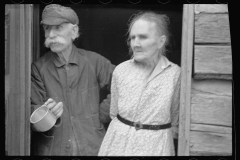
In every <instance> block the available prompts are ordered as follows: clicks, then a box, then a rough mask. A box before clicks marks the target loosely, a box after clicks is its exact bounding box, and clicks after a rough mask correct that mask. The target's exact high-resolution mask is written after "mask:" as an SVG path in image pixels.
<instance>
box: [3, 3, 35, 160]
mask: <svg viewBox="0 0 240 160" xmlns="http://www.w3.org/2000/svg"><path fill="white" fill-rule="evenodd" d="M32 6H33V5H31V4H10V5H9V13H8V14H9V20H10V21H9V29H10V31H9V39H7V43H8V44H9V46H10V48H9V52H8V53H6V54H9V55H10V58H9V64H8V65H9V68H10V72H9V77H10V85H9V87H10V89H9V95H8V97H7V99H8V103H7V106H5V108H6V117H5V120H6V128H5V129H6V141H5V153H6V154H7V155H10V156H12V155H14V156H15V155H16V156H19V155H20V156H23V155H30V122H29V118H30V106H31V105H30V94H31V90H30V89H31V78H30V77H31V61H32V46H33V45H32V20H33V17H32V15H33V9H32Z"/></svg>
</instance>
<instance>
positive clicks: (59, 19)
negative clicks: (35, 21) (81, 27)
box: [41, 4, 79, 25]
mask: <svg viewBox="0 0 240 160" xmlns="http://www.w3.org/2000/svg"><path fill="white" fill-rule="evenodd" d="M65 22H69V23H72V24H78V23H79V20H78V16H77V14H76V12H74V10H72V9H71V8H69V7H64V6H61V5H58V4H50V5H47V6H46V7H45V8H44V10H43V13H42V21H41V24H46V25H60V24H62V23H65Z"/></svg>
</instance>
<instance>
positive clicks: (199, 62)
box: [194, 45, 232, 79]
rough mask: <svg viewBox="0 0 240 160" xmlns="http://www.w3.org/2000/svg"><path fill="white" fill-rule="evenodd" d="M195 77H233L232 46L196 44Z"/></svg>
mask: <svg viewBox="0 0 240 160" xmlns="http://www.w3.org/2000/svg"><path fill="white" fill-rule="evenodd" d="M194 51H195V53H194V77H195V78H205V77H209V76H211V78H219V77H220V76H222V77H224V78H225V79H231V78H232V51H231V46H212V45H195V46H194Z"/></svg>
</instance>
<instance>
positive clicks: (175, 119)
mask: <svg viewBox="0 0 240 160" xmlns="http://www.w3.org/2000/svg"><path fill="white" fill-rule="evenodd" d="M180 80H181V76H180V72H179V73H178V74H177V77H176V79H175V81H177V82H176V85H175V89H174V93H173V98H172V105H171V123H172V133H173V138H175V139H178V123H179V105H180V85H181V83H180V82H181V81H180Z"/></svg>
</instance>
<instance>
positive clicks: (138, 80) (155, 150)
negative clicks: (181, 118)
mask: <svg viewBox="0 0 240 160" xmlns="http://www.w3.org/2000/svg"><path fill="white" fill-rule="evenodd" d="M179 89H180V67H179V66H178V65H176V64H174V63H172V62H170V61H169V60H168V59H167V58H166V57H165V56H162V58H161V59H160V61H159V62H158V64H157V66H156V67H155V69H154V71H153V72H152V73H151V75H150V76H149V71H148V70H147V69H146V68H144V67H143V66H141V65H139V64H138V63H136V62H134V60H133V59H131V60H128V61H125V62H123V63H121V64H119V65H118V66H117V67H116V68H115V70H114V72H113V78H112V85H111V108H110V116H111V118H112V121H111V123H110V124H109V127H108V130H107V133H106V135H105V137H104V139H103V142H102V144H101V147H100V150H99V154H98V155H99V156H174V155H175V153H174V144H173V138H174V137H175V138H176V137H177V131H178V113H179V111H178V110H179ZM117 114H119V115H120V116H121V117H123V118H125V119H127V120H130V121H132V122H138V121H140V122H141V123H142V124H148V125H161V124H167V123H170V122H171V124H172V127H171V128H168V129H163V130H145V129H140V130H136V129H135V127H133V126H129V125H126V124H124V123H122V122H121V121H119V120H118V118H117V117H116V116H117Z"/></svg>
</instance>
